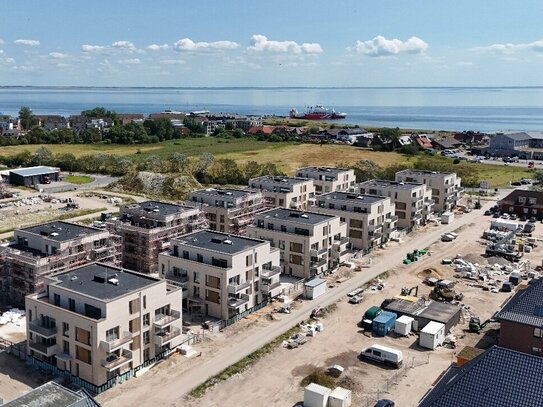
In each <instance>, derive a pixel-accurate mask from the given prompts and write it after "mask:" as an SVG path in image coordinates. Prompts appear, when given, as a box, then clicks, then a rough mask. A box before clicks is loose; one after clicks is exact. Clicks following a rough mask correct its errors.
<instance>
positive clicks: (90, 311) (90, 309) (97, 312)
mask: <svg viewBox="0 0 543 407" xmlns="http://www.w3.org/2000/svg"><path fill="white" fill-rule="evenodd" d="M85 316H87V317H89V318H94V319H100V318H102V310H101V309H100V308H98V307H95V306H93V305H90V304H85Z"/></svg>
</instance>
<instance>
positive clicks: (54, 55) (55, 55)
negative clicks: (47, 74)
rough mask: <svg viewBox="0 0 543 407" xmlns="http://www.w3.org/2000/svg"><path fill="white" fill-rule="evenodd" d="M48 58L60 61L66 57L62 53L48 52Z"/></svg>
mask: <svg viewBox="0 0 543 407" xmlns="http://www.w3.org/2000/svg"><path fill="white" fill-rule="evenodd" d="M49 56H50V57H51V58H55V59H62V58H66V57H67V56H68V55H67V54H63V53H62V52H50V53H49Z"/></svg>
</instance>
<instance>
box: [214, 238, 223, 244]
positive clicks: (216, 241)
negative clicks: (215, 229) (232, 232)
mask: <svg viewBox="0 0 543 407" xmlns="http://www.w3.org/2000/svg"><path fill="white" fill-rule="evenodd" d="M211 243H222V239H219V238H218V237H213V238H211Z"/></svg>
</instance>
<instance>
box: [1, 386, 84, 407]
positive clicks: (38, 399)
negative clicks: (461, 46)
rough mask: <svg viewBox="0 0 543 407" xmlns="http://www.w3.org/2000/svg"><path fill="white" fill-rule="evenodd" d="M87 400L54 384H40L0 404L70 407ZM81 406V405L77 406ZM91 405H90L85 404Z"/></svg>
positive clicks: (11, 406)
mask: <svg viewBox="0 0 543 407" xmlns="http://www.w3.org/2000/svg"><path fill="white" fill-rule="evenodd" d="M86 398H88V396H86V395H83V394H80V393H76V392H73V391H71V390H69V389H67V388H65V387H63V386H61V385H60V384H57V383H55V382H48V383H45V384H42V385H41V386H40V387H37V388H35V389H33V390H30V391H29V392H28V393H26V394H23V395H22V396H19V397H17V398H16V399H14V400H12V401H8V402H7V403H5V404H2V406H3V407H71V406H74V405H75V404H76V403H78V402H80V401H82V400H84V399H86ZM77 405H81V404H77ZM85 405H92V404H85Z"/></svg>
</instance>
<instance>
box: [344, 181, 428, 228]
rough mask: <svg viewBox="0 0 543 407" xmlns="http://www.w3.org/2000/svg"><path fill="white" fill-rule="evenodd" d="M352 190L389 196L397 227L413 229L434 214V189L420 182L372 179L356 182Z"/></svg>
mask: <svg viewBox="0 0 543 407" xmlns="http://www.w3.org/2000/svg"><path fill="white" fill-rule="evenodd" d="M351 191H352V192H354V193H356V194H362V195H376V196H387V197H389V198H390V200H391V202H392V203H394V206H395V214H396V216H397V217H398V221H397V223H396V227H397V228H398V229H406V230H407V231H411V230H413V229H416V228H418V227H419V226H422V225H425V224H426V222H427V221H428V217H429V216H430V215H431V214H432V212H433V208H434V201H433V200H432V191H431V190H430V189H428V188H426V185H425V184H421V183H418V182H396V181H384V180H377V179H374V180H370V181H364V182H361V183H359V184H355V185H354V187H352V188H351Z"/></svg>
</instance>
